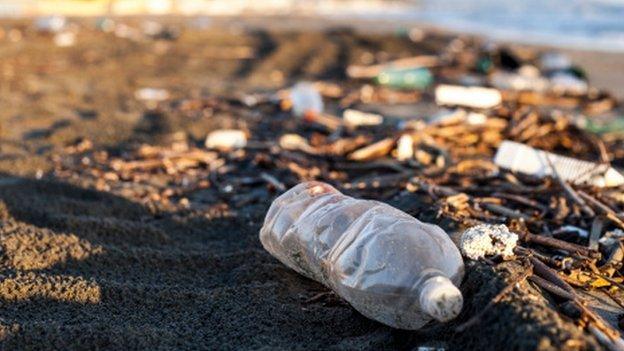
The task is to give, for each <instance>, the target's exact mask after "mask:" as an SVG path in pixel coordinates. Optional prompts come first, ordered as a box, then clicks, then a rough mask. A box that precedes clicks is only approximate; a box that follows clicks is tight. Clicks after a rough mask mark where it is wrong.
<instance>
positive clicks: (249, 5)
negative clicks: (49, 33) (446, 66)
mask: <svg viewBox="0 0 624 351" xmlns="http://www.w3.org/2000/svg"><path fill="white" fill-rule="evenodd" d="M50 14H63V15H68V16H102V15H117V16H132V15H146V14H149V15H170V14H173V15H186V16H258V15H262V16H271V15H273V16H275V15H290V16H292V15H304V16H322V17H332V18H341V19H343V20H349V19H355V18H358V19H369V20H372V19H375V20H392V21H396V20H403V21H417V22H418V23H421V24H424V23H427V24H431V25H439V26H443V27H445V28H450V29H454V30H461V31H464V32H470V33H478V34H486V35H488V36H491V37H493V38H497V39H508V40H514V41H522V42H529V43H542V44H556V45H564V46H568V47H577V48H592V49H600V50H606V51H624V21H623V20H622V18H624V1H621V0H550V1H540V0H527V1H513V0H503V1H496V0H474V1H466V0H446V1H438V0H412V1H409V0H266V1H247V0H24V1H12V0H1V1H0V15H2V16H11V17H22V16H41V15H50Z"/></svg>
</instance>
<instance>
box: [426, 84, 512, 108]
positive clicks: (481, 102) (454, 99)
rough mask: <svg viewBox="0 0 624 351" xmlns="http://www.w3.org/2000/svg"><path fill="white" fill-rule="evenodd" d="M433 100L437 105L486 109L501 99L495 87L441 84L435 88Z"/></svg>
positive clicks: (497, 103)
mask: <svg viewBox="0 0 624 351" xmlns="http://www.w3.org/2000/svg"><path fill="white" fill-rule="evenodd" d="M435 100H436V103H437V104H438V105H449V106H465V107H472V108H482V109H487V108H492V107H495V106H497V105H500V103H501V102H502V100H503V99H502V96H501V93H500V92H499V91H498V90H496V89H490V88H483V87H462V86H457V85H444V84H443V85H438V87H437V88H436V90H435Z"/></svg>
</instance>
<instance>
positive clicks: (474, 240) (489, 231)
mask: <svg viewBox="0 0 624 351" xmlns="http://www.w3.org/2000/svg"><path fill="white" fill-rule="evenodd" d="M517 242H518V235H517V234H514V233H512V232H510V231H509V228H507V226H506V225H504V224H500V225H494V224H480V225H477V226H474V227H472V228H468V229H467V230H466V231H465V232H464V233H463V234H462V236H461V239H460V243H459V247H460V249H461V251H462V253H463V254H464V256H466V257H468V258H470V259H473V260H478V259H479V258H482V257H485V256H491V255H502V256H503V257H510V256H513V249H514V248H515V247H516V243H517Z"/></svg>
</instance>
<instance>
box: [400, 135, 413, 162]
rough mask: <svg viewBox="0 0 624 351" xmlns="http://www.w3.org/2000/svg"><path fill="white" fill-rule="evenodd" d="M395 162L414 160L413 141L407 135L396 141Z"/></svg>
mask: <svg viewBox="0 0 624 351" xmlns="http://www.w3.org/2000/svg"><path fill="white" fill-rule="evenodd" d="M396 158H397V160H399V161H407V160H410V159H412V158H414V139H413V138H412V136H411V135H409V134H403V135H401V137H400V138H399V140H398V141H397V155H396Z"/></svg>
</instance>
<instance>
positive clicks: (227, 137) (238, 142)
mask: <svg viewBox="0 0 624 351" xmlns="http://www.w3.org/2000/svg"><path fill="white" fill-rule="evenodd" d="M246 145H247V135H246V134H245V132H243V131H242V130H238V129H220V130H215V131H213V132H210V134H208V137H206V147H207V148H209V149H219V150H231V149H240V148H243V147H245V146H246Z"/></svg>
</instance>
